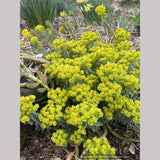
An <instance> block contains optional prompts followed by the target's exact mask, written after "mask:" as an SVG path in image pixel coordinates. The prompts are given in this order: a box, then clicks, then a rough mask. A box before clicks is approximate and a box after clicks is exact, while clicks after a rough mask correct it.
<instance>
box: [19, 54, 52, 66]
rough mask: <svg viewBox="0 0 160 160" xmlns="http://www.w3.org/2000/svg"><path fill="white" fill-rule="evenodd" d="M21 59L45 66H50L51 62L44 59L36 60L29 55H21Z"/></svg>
mask: <svg viewBox="0 0 160 160" xmlns="http://www.w3.org/2000/svg"><path fill="white" fill-rule="evenodd" d="M20 58H22V59H26V60H32V61H35V62H39V63H43V64H50V61H47V60H45V59H43V58H36V57H34V56H32V55H29V54H27V53H20Z"/></svg>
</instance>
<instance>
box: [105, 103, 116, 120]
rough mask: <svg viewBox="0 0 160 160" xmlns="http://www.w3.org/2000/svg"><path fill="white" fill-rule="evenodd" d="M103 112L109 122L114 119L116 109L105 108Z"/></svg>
mask: <svg viewBox="0 0 160 160" xmlns="http://www.w3.org/2000/svg"><path fill="white" fill-rule="evenodd" d="M103 111H104V113H105V116H106V117H107V119H108V120H112V119H113V113H114V107H113V108H107V107H105V106H104V107H103Z"/></svg>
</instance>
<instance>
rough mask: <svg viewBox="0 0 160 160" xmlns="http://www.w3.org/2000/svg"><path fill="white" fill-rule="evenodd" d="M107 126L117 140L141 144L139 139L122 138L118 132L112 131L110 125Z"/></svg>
mask: <svg viewBox="0 0 160 160" xmlns="http://www.w3.org/2000/svg"><path fill="white" fill-rule="evenodd" d="M106 126H107V128H108V130H109V131H110V132H111V133H112V134H113V135H114V136H115V137H117V138H118V139H120V140H125V141H131V142H140V140H139V139H134V138H124V137H121V136H120V135H119V134H117V133H116V132H114V131H113V130H112V128H111V126H110V125H109V124H108V123H106Z"/></svg>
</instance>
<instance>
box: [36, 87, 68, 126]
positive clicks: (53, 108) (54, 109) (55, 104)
mask: <svg viewBox="0 0 160 160" xmlns="http://www.w3.org/2000/svg"><path fill="white" fill-rule="evenodd" d="M48 98H50V99H49V100H48V104H47V105H46V106H44V107H43V108H42V109H41V111H40V114H39V115H38V118H39V120H40V121H42V127H43V128H47V127H48V126H52V125H53V126H56V125H57V122H56V121H57V120H59V119H60V118H61V117H62V116H63V113H62V112H61V110H62V108H63V107H64V106H65V104H66V102H67V100H68V97H67V96H66V91H65V90H64V89H62V90H61V89H60V88H56V89H55V90H54V89H51V90H50V91H49V92H48Z"/></svg>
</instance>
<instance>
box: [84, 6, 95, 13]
mask: <svg viewBox="0 0 160 160" xmlns="http://www.w3.org/2000/svg"><path fill="white" fill-rule="evenodd" d="M92 7H93V6H92V5H91V4H87V5H86V6H84V8H85V11H86V12H88V11H91V8H92Z"/></svg>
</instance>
